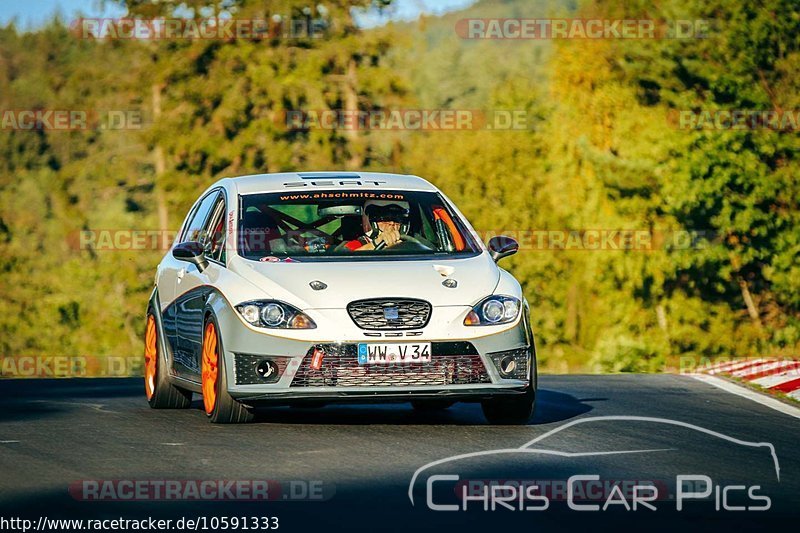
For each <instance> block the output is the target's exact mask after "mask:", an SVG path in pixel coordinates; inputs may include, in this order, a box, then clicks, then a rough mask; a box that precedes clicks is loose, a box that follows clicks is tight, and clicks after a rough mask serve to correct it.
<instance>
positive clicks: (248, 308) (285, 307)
mask: <svg viewBox="0 0 800 533" xmlns="http://www.w3.org/2000/svg"><path fill="white" fill-rule="evenodd" d="M236 310H237V311H238V312H239V314H240V315H242V318H244V319H245V320H246V321H247V322H248V323H249V324H252V325H253V326H256V327H259V328H279V329H314V328H316V327H317V325H316V324H315V323H314V321H313V320H311V318H310V317H309V316H308V315H307V314H305V313H303V312H302V311H300V310H299V309H297V308H295V307H292V306H291V305H289V304H285V303H283V302H277V301H274V300H257V301H252V302H244V303H241V304H239V305H237V306H236Z"/></svg>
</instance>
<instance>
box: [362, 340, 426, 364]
mask: <svg viewBox="0 0 800 533" xmlns="http://www.w3.org/2000/svg"><path fill="white" fill-rule="evenodd" d="M430 362H431V343H429V342H413V343H410V342H409V343H405V342H401V343H375V344H372V343H369V344H368V343H364V342H362V343H359V345H358V364H359V365H392V364H409V363H430Z"/></svg>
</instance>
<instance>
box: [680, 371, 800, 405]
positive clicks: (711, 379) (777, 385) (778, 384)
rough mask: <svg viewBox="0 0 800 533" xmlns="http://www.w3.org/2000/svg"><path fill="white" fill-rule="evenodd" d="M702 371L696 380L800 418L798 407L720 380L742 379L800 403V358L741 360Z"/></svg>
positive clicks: (695, 375)
mask: <svg viewBox="0 0 800 533" xmlns="http://www.w3.org/2000/svg"><path fill="white" fill-rule="evenodd" d="M699 370H700V371H699V372H697V373H695V374H692V377H694V378H695V379H699V380H700V381H704V382H706V383H708V384H710V385H714V386H716V387H719V388H721V389H723V390H726V391H728V392H732V393H734V394H737V395H739V396H743V397H746V398H748V399H751V400H753V401H756V402H758V403H760V404H762V405H766V406H768V407H771V408H773V409H775V410H777V411H781V412H782V413H786V414H788V415H791V416H794V417H797V418H800V409H798V408H797V407H795V406H792V405H789V404H787V403H784V402H781V401H779V400H777V399H775V398H772V397H770V396H766V395H764V394H760V393H758V392H756V391H753V390H751V389H748V388H746V387H742V386H740V385H738V384H736V383H733V382H731V381H727V380H724V379H720V377H719V376H726V377H732V378H738V379H740V380H742V381H745V382H748V383H752V384H753V385H758V386H759V387H761V388H763V389H765V391H766V392H782V393H784V394H786V395H787V396H790V397H791V398H794V399H796V400H800V359H796V358H777V357H775V358H769V357H761V358H756V359H740V360H734V361H726V362H723V363H717V364H713V365H710V366H708V367H705V368H703V369H699Z"/></svg>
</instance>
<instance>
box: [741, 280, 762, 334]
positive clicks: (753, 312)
mask: <svg viewBox="0 0 800 533" xmlns="http://www.w3.org/2000/svg"><path fill="white" fill-rule="evenodd" d="M739 288H740V289H741V290H742V298H743V299H744V304H745V305H746V306H747V314H748V315H750V318H752V319H753V322H755V324H756V325H757V326H758V327H761V325H762V324H761V315H760V314H759V312H758V307H756V303H755V301H754V300H753V295H752V294H750V287H749V286H748V285H747V282H746V281H745V280H744V279H742V278H739Z"/></svg>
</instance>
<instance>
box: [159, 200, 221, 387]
mask: <svg viewBox="0 0 800 533" xmlns="http://www.w3.org/2000/svg"><path fill="white" fill-rule="evenodd" d="M219 194H220V193H219V190H218V189H217V190H214V191H212V192H210V193H208V194H207V195H206V196H204V197H203V198H202V199H201V200H200V201H199V202H198V203H197V204H196V205H195V207H194V210H193V212H192V214H191V215H190V217H189V220H188V222H187V223H186V226H185V227H184V228H183V231H182V232H181V235H180V237H179V238H178V242H179V243H183V242H193V241H194V242H201V241H202V239H203V228H204V227H205V225H206V222H207V221H208V218H209V216H210V214H211V211H212V209H213V208H214V206H215V205H216V203H217V200H218V199H219ZM171 261H175V265H174V266H175V274H174V289H173V291H174V294H175V295H176V297H175V300H174V303H173V304H172V305H171V306H169V307H168V308H167V311H166V312H165V313H164V316H165V320H166V321H168V322H169V321H171V325H167V326H166V328H165V329H167V330H168V331H169V332H167V338H168V340H169V342H170V345H171V347H172V352H173V371H174V372H175V374H177V375H179V376H181V377H185V378H188V379H194V378H195V377H196V375H197V374H198V369H197V368H196V367H197V365H196V364H195V362H194V360H193V354H192V351H191V342H190V341H189V340H188V339H187V337H189V336H191V335H192V334H193V328H192V323H193V322H194V321H195V320H196V317H193V316H192V312H193V309H192V307H191V304H192V299H193V298H194V297H195V296H196V295H195V294H194V289H196V288H197V287H196V286H193V285H192V284H191V283H186V282H185V280H186V276H187V274H188V273H190V272H197V267H196V266H194V265H193V264H191V263H187V262H185V261H178V260H176V259H174V258H172V259H171ZM170 332H171V338H170Z"/></svg>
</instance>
